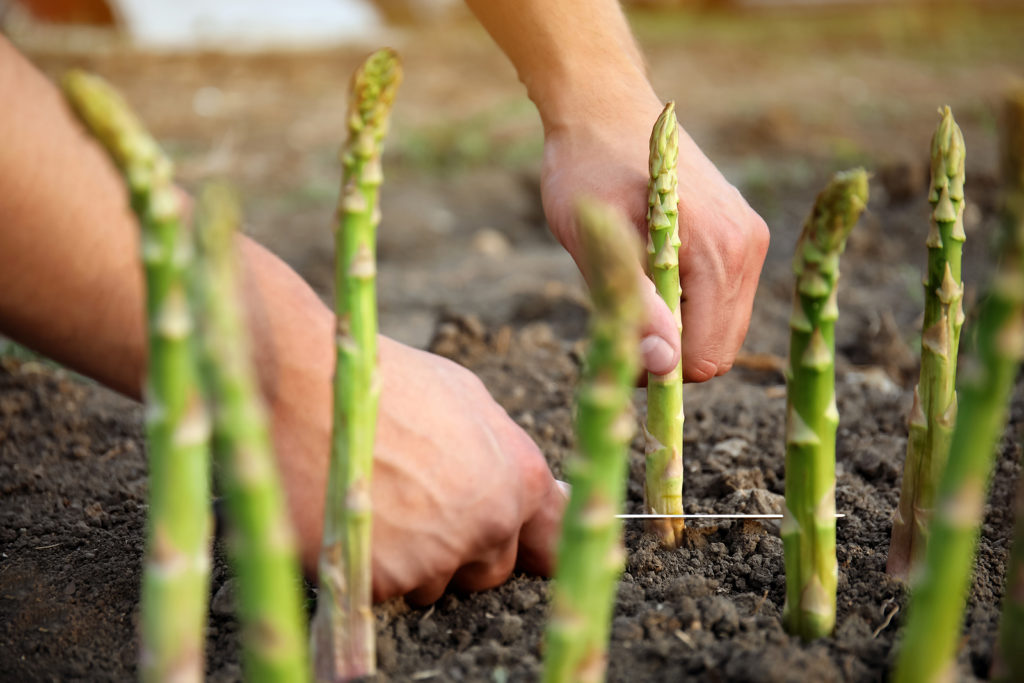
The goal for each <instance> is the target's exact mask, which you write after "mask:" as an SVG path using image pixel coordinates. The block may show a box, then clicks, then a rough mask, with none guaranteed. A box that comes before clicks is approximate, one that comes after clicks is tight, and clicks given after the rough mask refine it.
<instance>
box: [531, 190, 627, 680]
mask: <svg viewBox="0 0 1024 683" xmlns="http://www.w3.org/2000/svg"><path fill="white" fill-rule="evenodd" d="M578 216H579V225H580V230H581V236H582V239H583V245H584V249H585V259H586V263H585V269H586V273H587V280H588V282H589V283H590V292H591V297H592V298H593V301H594V312H593V315H592V317H591V321H590V350H589V352H588V354H587V360H586V363H585V366H584V371H583V377H582V378H581V379H580V386H579V390H578V393H577V418H576V432H577V451H578V455H577V457H576V459H575V460H574V461H573V462H572V465H571V469H570V471H569V482H570V483H571V484H572V495H571V497H570V499H569V505H568V508H567V510H566V513H565V519H564V521H563V523H562V536H561V540H560V542H559V548H558V569H557V574H556V576H555V583H554V595H553V597H552V608H551V609H552V613H551V621H550V622H549V623H548V629H547V635H546V644H545V648H546V649H545V657H544V679H543V680H544V681H546V682H547V683H570V682H571V683H576V682H586V681H601V680H604V673H605V669H606V666H607V655H606V650H607V646H608V632H609V627H610V621H611V612H612V605H613V602H614V600H615V586H616V583H617V579H618V576H619V574H620V573H621V571H622V563H623V559H624V555H623V550H622V540H621V532H622V522H621V521H620V520H618V519H616V517H615V513H617V512H618V511H619V509H620V508H621V505H622V501H623V497H624V496H625V488H626V461H627V456H628V453H629V441H630V439H631V437H632V434H633V432H634V417H633V414H632V404H631V402H630V397H631V395H632V389H633V382H634V380H635V379H636V371H637V369H638V364H637V355H638V349H637V342H636V340H637V338H638V336H639V324H640V320H641V305H640V292H639V285H638V281H637V278H636V273H635V270H634V269H635V268H636V266H635V263H636V261H635V259H636V255H635V254H636V252H637V250H636V248H635V245H634V244H631V243H630V231H629V228H628V226H627V225H626V223H625V219H624V218H622V217H620V216H619V215H618V214H616V213H614V212H613V211H612V210H611V209H609V208H608V207H605V206H602V205H598V204H594V203H589V202H586V203H582V202H581V204H580V206H579V212H578Z"/></svg>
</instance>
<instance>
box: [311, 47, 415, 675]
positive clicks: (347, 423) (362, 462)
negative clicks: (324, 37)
mask: <svg viewBox="0 0 1024 683" xmlns="http://www.w3.org/2000/svg"><path fill="white" fill-rule="evenodd" d="M400 80H401V65H400V62H399V59H398V55H397V54H396V53H395V52H394V51H392V50H386V49H385V50H378V51H377V52H374V53H373V54H372V55H370V56H369V57H368V58H367V59H366V61H365V62H363V64H362V65H361V66H360V67H359V68H358V69H357V70H356V72H355V73H354V74H353V76H352V83H351V86H350V95H349V109H348V117H347V123H348V140H347V141H346V143H345V145H344V147H343V148H342V150H341V163H342V166H343V177H342V189H341V198H340V201H339V205H338V222H337V227H336V231H335V245H336V246H335V315H336V317H337V337H336V343H337V365H336V368H335V375H334V433H333V435H332V443H331V464H330V473H329V475H328V485H327V510H326V513H325V518H324V532H323V541H322V546H321V551H320V563H319V574H320V577H319V578H320V596H319V599H318V601H317V609H316V614H315V616H314V618H313V625H312V636H311V640H312V648H313V661H314V669H315V672H316V676H317V679H318V680H339V679H346V678H356V677H359V676H365V675H368V674H372V673H373V672H374V671H375V670H376V665H377V662H376V654H375V647H374V620H373V610H372V606H371V591H372V576H371V572H370V531H371V526H370V525H371V514H372V511H371V506H370V475H371V473H372V468H373V442H374V432H375V430H376V426H377V399H378V396H379V394H380V384H379V379H378V377H377V292H376V272H377V270H376V269H377V266H376V262H377V256H376V254H377V224H378V223H379V222H380V209H379V197H378V194H379V190H380V184H381V180H382V173H381V159H380V154H381V144H382V142H383V139H384V135H385V133H386V132H387V126H388V116H389V114H390V111H391V104H392V102H393V101H394V98H395V91H396V90H397V88H398V84H399V82H400Z"/></svg>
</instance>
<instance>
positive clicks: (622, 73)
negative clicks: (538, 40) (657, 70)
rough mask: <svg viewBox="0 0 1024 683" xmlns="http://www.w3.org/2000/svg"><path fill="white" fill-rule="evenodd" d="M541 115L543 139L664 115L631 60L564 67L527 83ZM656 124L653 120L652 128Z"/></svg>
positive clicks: (658, 102)
mask: <svg viewBox="0 0 1024 683" xmlns="http://www.w3.org/2000/svg"><path fill="white" fill-rule="evenodd" d="M522 80H523V82H524V84H526V88H527V93H528V95H529V97H530V99H531V100H532V101H533V103H534V105H535V106H536V107H537V111H538V113H539V114H540V118H541V122H542V124H543V126H544V136H545V138H547V137H548V136H550V135H553V134H556V133H558V132H561V131H564V130H571V129H576V128H579V127H592V126H594V125H595V124H596V125H612V126H614V125H616V124H617V123H618V122H620V121H623V120H630V119H633V118H637V117H643V116H647V115H648V114H649V112H650V111H654V116H655V117H657V112H658V111H659V110H660V101H659V99H658V96H657V95H656V94H655V92H654V89H653V88H652V87H651V85H650V83H649V82H648V80H647V77H646V75H645V74H644V70H643V65H642V64H641V63H639V62H638V61H636V62H635V61H634V60H632V59H620V60H616V61H614V62H610V63H603V64H600V63H593V62H591V63H588V64H586V65H581V66H579V67H574V66H573V65H561V66H559V67H555V68H552V69H550V70H548V71H546V72H545V73H544V74H543V76H541V77H539V78H535V79H532V80H531V79H528V78H523V79H522ZM653 121H654V119H651V124H652V125H653Z"/></svg>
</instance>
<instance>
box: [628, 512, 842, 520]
mask: <svg viewBox="0 0 1024 683" xmlns="http://www.w3.org/2000/svg"><path fill="white" fill-rule="evenodd" d="M615 516H616V517H618V518H619V519H782V513H767V514H752V515H744V514H722V515H716V514H710V513H703V512H692V513H690V514H686V515H647V514H636V515H632V514H627V515H615ZM845 516H846V515H845V514H843V513H842V512H837V513H836V518H837V519H838V518H840V517H845Z"/></svg>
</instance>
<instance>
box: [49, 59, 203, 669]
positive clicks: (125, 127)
mask: <svg viewBox="0 0 1024 683" xmlns="http://www.w3.org/2000/svg"><path fill="white" fill-rule="evenodd" d="M62 85H63V88H64V93H65V95H66V97H67V99H68V101H69V102H70V103H71V106H72V108H73V109H74V110H75V112H76V113H77V114H78V116H79V118H80V119H81V120H82V121H83V122H84V123H85V125H86V127H87V128H88V129H89V130H90V131H91V132H92V134H93V135H94V136H95V137H96V138H97V139H98V140H99V142H100V143H101V144H102V145H103V146H104V147H105V148H106V149H107V152H109V154H110V156H111V157H112V158H113V160H114V163H115V164H116V165H117V166H118V168H120V170H121V172H122V173H123V174H124V177H125V179H126V181H127V184H128V189H129V191H130V194H131V205H132V209H134V211H135V214H136V215H137V216H138V219H139V224H140V227H141V230H142V235H141V247H142V249H141V251H142V253H141V257H142V265H143V268H144V271H145V280H146V314H147V320H148V337H149V362H148V372H147V377H146V381H145V387H144V392H143V393H144V395H145V401H146V443H147V454H148V461H149V516H148V518H147V525H146V553H145V559H144V561H143V575H142V607H141V610H142V623H141V630H142V649H141V659H140V664H139V670H140V675H141V677H142V679H143V680H147V681H167V680H175V681H200V680H202V678H203V668H204V666H203V665H204V657H203V644H204V640H205V637H204V636H205V632H204V628H203V626H204V623H205V621H206V604H207V593H208V586H209V571H210V532H211V522H210V519H211V518H210V485H209V478H210V471H209V470H210V467H209V464H210V463H209V436H210V427H209V424H210V423H209V419H208V417H207V414H206V409H205V407H204V405H203V399H202V396H201V392H200V387H199V378H198V368H197V359H196V357H195V353H194V351H193V345H192V314H191V311H190V309H189V301H188V283H187V278H188V271H189V269H190V268H191V266H192V255H193V254H192V248H191V238H190V235H188V234H187V233H186V231H185V229H184V226H183V224H182V201H181V197H180V196H179V194H178V192H177V191H176V189H175V187H174V184H173V178H172V165H171V162H170V160H169V159H168V158H167V157H166V156H165V155H164V153H163V152H162V151H161V150H160V148H159V147H158V146H157V144H156V142H155V141H154V140H153V138H152V137H151V136H150V135H149V134H148V133H147V132H146V130H145V129H144V128H143V126H142V124H141V123H140V122H139V120H138V119H137V118H136V116H135V114H134V113H133V112H132V111H131V110H130V109H129V107H128V105H127V104H126V103H125V102H124V100H123V99H121V97H120V96H119V95H118V94H117V93H116V92H115V91H114V89H113V88H112V87H111V86H110V85H109V84H107V83H106V82H105V81H103V80H102V79H100V78H98V77H96V76H92V75H89V74H86V73H83V72H81V71H72V72H70V73H68V74H67V75H66V76H65V77H64V80H63V84H62Z"/></svg>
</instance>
